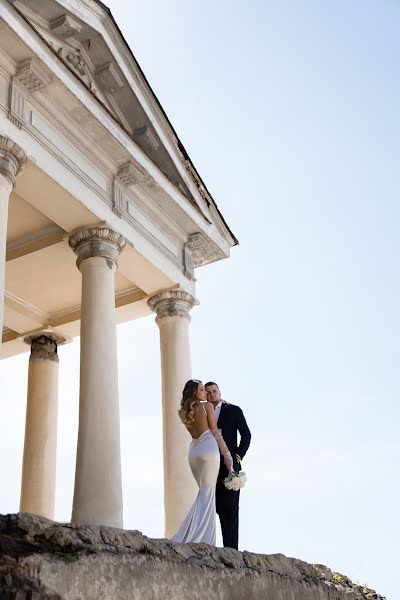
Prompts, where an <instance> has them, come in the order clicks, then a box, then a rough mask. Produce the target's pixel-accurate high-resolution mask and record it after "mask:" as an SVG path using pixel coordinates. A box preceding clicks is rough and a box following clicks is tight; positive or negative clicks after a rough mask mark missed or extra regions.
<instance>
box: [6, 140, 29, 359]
mask: <svg viewBox="0 0 400 600" xmlns="http://www.w3.org/2000/svg"><path fill="white" fill-rule="evenodd" d="M25 165H26V156H25V153H24V151H23V150H22V148H20V147H19V146H18V145H17V144H16V143H15V142H13V141H12V140H10V138H8V137H5V136H4V135H0V350H1V337H2V335H3V316H4V277H5V270H6V247H7V220H8V201H9V198H10V194H11V191H12V189H13V187H14V186H15V180H16V178H17V176H18V175H19V174H20V173H22V172H23V170H24V168H25Z"/></svg>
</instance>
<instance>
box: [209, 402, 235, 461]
mask: <svg viewBox="0 0 400 600" xmlns="http://www.w3.org/2000/svg"><path fill="white" fill-rule="evenodd" d="M204 406H205V407H206V413H207V421H208V426H209V428H210V431H211V433H212V434H213V436H214V437H215V439H216V441H217V444H218V447H219V449H220V450H221V454H222V456H223V457H224V463H225V466H226V468H227V469H228V471H232V467H233V461H232V456H231V453H230V452H229V450H228V446H227V445H226V443H225V440H224V438H223V437H222V435H221V433H220V431H219V429H218V427H217V421H216V419H215V412H214V407H213V405H212V404H211V402H205V403H204Z"/></svg>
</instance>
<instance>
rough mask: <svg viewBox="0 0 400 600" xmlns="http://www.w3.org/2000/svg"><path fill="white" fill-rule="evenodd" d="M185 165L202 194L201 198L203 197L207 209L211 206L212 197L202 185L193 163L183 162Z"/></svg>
mask: <svg viewBox="0 0 400 600" xmlns="http://www.w3.org/2000/svg"><path fill="white" fill-rule="evenodd" d="M182 162H183V165H184V167H185V169H186V171H187V172H188V174H189V175H190V177H191V179H192V181H193V182H194V184H195V185H196V187H197V190H198V192H199V194H200V196H201V197H202V199H203V200H204V202H205V204H206V206H207V207H209V206H210V204H211V200H210V197H209V195H208V192H207V190H206V188H205V187H204V185H203V184H202V183H201V181H200V179H199V176H198V175H197V173H196V171H195V169H194V167H193V165H192V163H191V162H190V160H183V161H182Z"/></svg>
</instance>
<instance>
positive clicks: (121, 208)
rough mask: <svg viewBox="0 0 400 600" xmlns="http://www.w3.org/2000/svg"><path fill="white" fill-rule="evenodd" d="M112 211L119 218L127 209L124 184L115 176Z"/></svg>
mask: <svg viewBox="0 0 400 600" xmlns="http://www.w3.org/2000/svg"><path fill="white" fill-rule="evenodd" d="M112 211H113V213H115V214H116V215H117V216H118V217H120V218H122V217H123V216H124V213H126V211H127V201H126V200H125V198H124V186H123V184H122V182H121V181H120V180H119V179H118V177H115V178H114V182H113V203H112Z"/></svg>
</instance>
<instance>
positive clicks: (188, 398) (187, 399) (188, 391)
mask: <svg viewBox="0 0 400 600" xmlns="http://www.w3.org/2000/svg"><path fill="white" fill-rule="evenodd" d="M199 383H201V381H200V380H199V379H189V381H187V382H186V383H185V387H184V388H183V392H182V400H181V407H180V409H179V410H178V415H179V417H180V420H181V421H182V423H183V424H184V425H185V426H186V427H191V425H192V423H193V422H194V405H195V404H196V402H197V399H196V392H197V388H198V385H199Z"/></svg>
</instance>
